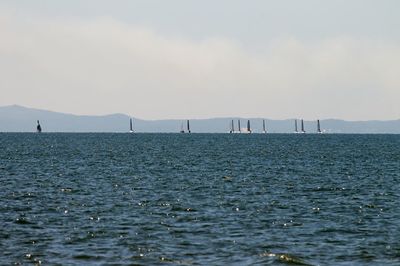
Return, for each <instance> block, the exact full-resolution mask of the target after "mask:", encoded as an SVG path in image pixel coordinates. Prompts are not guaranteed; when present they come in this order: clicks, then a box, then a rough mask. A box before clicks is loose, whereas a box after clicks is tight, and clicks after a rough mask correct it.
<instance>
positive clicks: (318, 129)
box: [317, 119, 322, 134]
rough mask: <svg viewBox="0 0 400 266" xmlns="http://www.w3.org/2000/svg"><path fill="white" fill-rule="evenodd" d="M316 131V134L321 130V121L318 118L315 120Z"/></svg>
mask: <svg viewBox="0 0 400 266" xmlns="http://www.w3.org/2000/svg"><path fill="white" fill-rule="evenodd" d="M317 133H318V134H321V133H322V131H321V123H320V122H319V119H318V120H317Z"/></svg>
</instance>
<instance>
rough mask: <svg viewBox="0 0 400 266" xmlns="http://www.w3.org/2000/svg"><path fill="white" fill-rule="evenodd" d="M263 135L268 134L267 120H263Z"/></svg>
mask: <svg viewBox="0 0 400 266" xmlns="http://www.w3.org/2000/svg"><path fill="white" fill-rule="evenodd" d="M262 133H264V134H266V133H267V129H266V128H265V120H264V119H263V131H262Z"/></svg>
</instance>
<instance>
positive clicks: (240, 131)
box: [238, 119, 242, 133]
mask: <svg viewBox="0 0 400 266" xmlns="http://www.w3.org/2000/svg"><path fill="white" fill-rule="evenodd" d="M238 133H242V129H241V128H240V119H238Z"/></svg>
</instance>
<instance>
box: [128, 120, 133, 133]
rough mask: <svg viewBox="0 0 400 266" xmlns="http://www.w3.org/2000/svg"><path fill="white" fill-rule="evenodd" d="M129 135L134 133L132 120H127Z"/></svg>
mask: <svg viewBox="0 0 400 266" xmlns="http://www.w3.org/2000/svg"><path fill="white" fill-rule="evenodd" d="M129 133H134V131H133V124H132V118H129Z"/></svg>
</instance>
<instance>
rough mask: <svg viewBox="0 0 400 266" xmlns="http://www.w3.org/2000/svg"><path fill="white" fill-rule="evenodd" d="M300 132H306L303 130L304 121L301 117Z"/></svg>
mask: <svg viewBox="0 0 400 266" xmlns="http://www.w3.org/2000/svg"><path fill="white" fill-rule="evenodd" d="M301 133H303V134H304V133H306V131H305V130H304V121H303V119H301Z"/></svg>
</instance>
